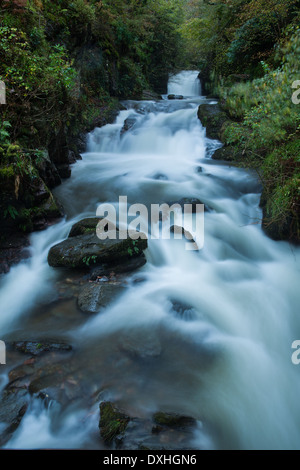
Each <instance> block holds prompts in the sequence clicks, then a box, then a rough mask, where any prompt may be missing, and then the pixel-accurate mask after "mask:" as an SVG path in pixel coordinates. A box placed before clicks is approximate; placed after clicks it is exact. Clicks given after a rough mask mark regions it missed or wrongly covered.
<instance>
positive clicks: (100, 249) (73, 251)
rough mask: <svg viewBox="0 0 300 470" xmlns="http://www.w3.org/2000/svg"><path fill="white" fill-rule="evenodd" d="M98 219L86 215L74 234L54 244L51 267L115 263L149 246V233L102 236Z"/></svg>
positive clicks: (50, 261)
mask: <svg viewBox="0 0 300 470" xmlns="http://www.w3.org/2000/svg"><path fill="white" fill-rule="evenodd" d="M98 221H99V219H96V218H94V219H92V221H91V222H90V223H89V222H88V221H87V219H84V221H82V224H81V225H80V223H78V224H75V226H73V227H72V229H71V235H74V233H80V234H79V235H76V236H69V238H67V239H66V240H64V241H63V242H61V243H58V244H57V245H55V246H53V247H52V248H51V249H50V251H49V254H48V263H49V265H50V266H52V267H56V268H58V267H67V268H86V267H95V266H98V265H101V264H116V263H120V262H122V263H123V262H124V263H125V262H126V261H127V260H131V259H132V258H135V257H138V256H141V255H142V254H143V250H145V249H146V248H147V246H148V243H147V239H146V236H145V235H144V234H141V237H143V238H138V239H137V240H133V239H132V238H130V237H129V236H128V237H127V238H126V239H125V240H122V239H119V238H118V232H117V238H116V239H109V238H107V239H106V240H100V238H98V236H97V234H96V225H97V222H98Z"/></svg>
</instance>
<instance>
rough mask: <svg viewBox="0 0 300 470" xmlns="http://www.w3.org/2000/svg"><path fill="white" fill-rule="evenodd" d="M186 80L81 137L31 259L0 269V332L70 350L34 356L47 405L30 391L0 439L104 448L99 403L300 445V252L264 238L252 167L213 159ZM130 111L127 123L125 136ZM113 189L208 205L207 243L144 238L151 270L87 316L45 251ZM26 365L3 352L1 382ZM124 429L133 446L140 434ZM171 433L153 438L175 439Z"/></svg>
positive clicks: (214, 440) (209, 435)
mask: <svg viewBox="0 0 300 470" xmlns="http://www.w3.org/2000/svg"><path fill="white" fill-rule="evenodd" d="M197 76H198V72H195V71H183V72H181V73H179V74H177V75H175V76H173V77H171V78H170V80H169V84H168V94H175V95H183V97H184V98H183V99H174V100H170V99H168V97H167V95H165V96H163V99H162V100H160V101H133V100H128V101H124V102H122V104H123V106H124V110H122V111H120V113H119V115H118V117H117V119H116V121H115V122H114V123H113V124H108V125H106V126H104V127H102V128H96V129H94V130H93V131H92V132H91V133H90V134H89V135H88V145H87V151H86V153H84V154H83V155H82V160H80V161H78V162H77V163H76V164H74V165H73V167H72V176H71V178H70V179H68V180H65V181H64V183H63V184H62V185H61V186H59V187H57V188H56V189H55V191H54V194H55V196H57V198H58V200H59V201H60V202H61V203H62V205H63V207H64V209H65V212H66V217H65V219H64V220H62V221H60V222H59V223H57V224H56V225H54V226H51V227H49V228H48V229H47V230H45V231H43V232H37V233H33V234H32V235H31V246H30V248H29V249H30V252H31V257H30V258H29V259H27V260H24V261H22V262H21V263H20V264H18V265H17V266H15V267H13V268H12V269H11V271H10V272H9V273H8V274H6V275H5V276H3V277H2V279H1V284H0V309H1V315H0V333H1V334H0V337H1V340H4V341H5V342H6V343H7V344H9V343H10V342H13V341H25V340H26V341H30V340H32V341H37V340H40V339H43V340H45V339H47V340H52V339H55V341H61V342H65V343H67V344H70V345H72V352H71V353H67V354H59V353H57V354H56V353H53V355H52V357H51V356H50V359H46V356H45V359H43V358H42V359H40V360H41V361H42V362H41V367H42V366H43V367H44V368H45V369H46V370H49V371H51V374H52V377H53V376H54V377H55V379H52V382H53V383H52V382H51V381H50V382H47V393H46V396H47V397H50V399H48V400H47V403H46V404H45V400H41V399H37V398H36V397H34V396H33V397H32V399H31V400H30V403H29V406H28V408H27V411H26V413H25V416H24V417H23V419H22V421H21V423H20V425H19V427H18V429H17V430H16V431H15V432H14V433H13V434H12V436H11V438H10V439H9V441H8V442H6V443H5V445H4V447H5V448H9V449H37V448H47V449H49V448H53V449H59V448H69V449H105V448H106V446H105V444H104V443H103V442H102V441H101V439H100V436H99V430H98V423H99V403H100V401H101V400H111V401H114V402H116V403H118V406H120V407H121V408H123V409H125V410H126V411H127V412H128V413H130V415H132V416H135V417H137V418H139V419H145V420H147V419H149V418H150V417H151V416H152V415H153V413H155V412H156V411H159V410H163V411H165V412H170V413H179V414H181V415H185V416H192V417H194V418H195V419H196V420H197V427H196V428H195V429H194V431H193V432H192V433H191V435H190V436H189V440H188V442H187V443H185V446H188V447H190V448H193V449H299V448H300V427H299V422H300V406H299V394H300V365H299V366H297V365H294V364H293V363H292V361H291V355H292V352H293V350H292V349H291V345H292V342H293V341H294V340H297V339H298V338H300V317H299V305H300V289H299V278H300V249H299V248H295V247H292V246H291V245H289V244H288V243H286V242H275V241H272V240H271V239H269V238H268V237H267V236H266V235H265V234H264V233H263V231H262V229H261V217H262V214H261V209H260V207H259V201H260V192H261V187H260V184H259V182H258V179H257V177H256V175H255V174H254V173H253V172H251V171H247V170H245V169H241V168H237V167H235V166H232V165H230V164H228V163H226V164H225V163H224V162H218V161H215V160H213V159H212V158H211V157H212V154H213V152H214V150H216V149H217V148H219V147H220V145H221V144H220V142H218V141H213V140H210V139H208V138H206V133H205V128H204V127H203V126H202V125H201V123H200V121H199V119H198V118H197V109H198V106H199V105H200V104H201V103H213V101H212V100H210V99H208V98H206V97H205V96H201V85H200V82H199V80H198V78H197ZM126 119H127V120H128V119H129V120H130V122H131V124H132V127H130V128H129V129H128V130H127V131H126V132H122V128H123V125H124V122H125V120H126ZM120 196H126V197H127V200H128V206H130V205H132V204H136V203H140V204H144V205H145V206H146V207H147V208H149V207H150V206H151V204H162V203H164V202H166V203H167V202H169V201H178V200H180V199H181V198H197V199H199V200H200V201H201V202H202V203H203V204H205V206H206V207H207V209H208V210H206V211H205V213H204V233H203V246H202V245H201V248H200V249H199V250H198V251H189V250H187V249H186V243H185V240H184V239H175V237H170V239H163V238H161V237H157V238H155V237H153V238H152V237H149V239H148V248H147V250H146V251H145V255H146V258H147V263H146V264H145V265H144V266H143V267H141V268H140V269H139V270H138V271H134V272H131V273H127V274H124V275H123V277H122V280H123V281H124V285H125V288H124V292H123V293H122V295H121V296H120V297H118V298H117V299H115V300H112V302H111V304H109V306H108V307H106V309H105V310H104V311H101V312H99V313H96V314H94V315H87V314H84V313H83V312H81V311H80V310H79V309H78V307H77V304H76V298H77V294H78V289H79V288H80V286H81V283H82V278H81V277H80V275H79V274H78V275H76V274H75V273H72V272H71V271H68V270H65V269H59V268H57V269H54V268H51V267H49V265H48V263H47V255H48V251H49V249H50V247H51V246H53V245H55V244H57V243H58V242H60V241H62V240H64V239H65V238H66V237H67V236H68V233H69V231H70V229H71V227H72V225H73V224H74V223H75V222H77V221H79V220H81V219H83V218H85V217H95V215H96V211H97V208H98V207H99V205H100V204H101V203H103V202H105V203H111V204H113V205H114V206H116V207H117V204H118V201H119V197H120ZM102 281H103V282H105V281H106V279H105V278H104V279H103V280H102ZM130 352H131V354H130ZM133 352H134V354H133ZM25 359H26V357H24V355H22V354H21V353H19V352H17V351H10V350H8V351H7V364H6V366H4V365H2V366H0V367H1V368H0V374H1V375H0V391H1V390H3V389H4V388H5V386H6V384H7V383H8V380H9V379H8V373H9V371H10V370H11V369H12V367H16V366H18V365H19V364H22V363H23V362H24V360H25ZM43 361H44V362H43ZM47 361H48V362H47ZM55 371H58V372H57V375H58V376H59V379H58V378H57V376H56V375H55V374H56V372H55ZM51 374H50V375H51ZM65 378H67V379H66V380H64V379H65ZM63 394H64V395H63ZM62 397H63V398H62ZM2 425H3V424H1V423H0V430H1V426H2ZM132 432H133V437H132V444H131V445H132V446H134V445H138V444H139V438H140V439H141V440H142V438H143V437H144V436H143V432H142V431H139V436H136V435H134V430H133V431H132ZM146 434H147V432H146V430H145V436H146ZM177 438H178V439H179V437H178V436H175V435H174V441H173V442H167V443H165V444H164V445H166V446H168V445H169V446H170V447H171V448H172V447H175V448H176V447H177V445H178V442H179V441H177V440H176V439H177ZM149 445H151V442H150V444H149Z"/></svg>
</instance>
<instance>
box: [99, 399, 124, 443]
mask: <svg viewBox="0 0 300 470" xmlns="http://www.w3.org/2000/svg"><path fill="white" fill-rule="evenodd" d="M99 408H100V421H99V429H100V435H101V437H102V439H103V440H104V442H105V443H106V444H112V442H113V440H114V439H115V438H116V437H120V435H122V434H124V432H125V430H126V428H127V426H128V423H129V421H130V417H129V416H127V415H126V414H125V413H122V412H121V411H120V410H119V409H118V408H117V407H116V406H115V405H114V404H113V403H111V402H102V403H100V407H99Z"/></svg>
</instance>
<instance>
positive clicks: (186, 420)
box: [153, 411, 196, 428]
mask: <svg viewBox="0 0 300 470" xmlns="http://www.w3.org/2000/svg"><path fill="white" fill-rule="evenodd" d="M153 420H154V422H155V423H156V424H158V425H160V426H167V427H172V428H174V427H175V428H177V427H190V426H196V420H195V418H192V417H190V416H182V415H179V414H176V413H165V412H163V411H158V412H157V413H155V414H154V415H153Z"/></svg>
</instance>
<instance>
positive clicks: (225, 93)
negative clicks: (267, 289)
mask: <svg viewBox="0 0 300 470" xmlns="http://www.w3.org/2000/svg"><path fill="white" fill-rule="evenodd" d="M299 7H300V1H299V0H101V1H96V0H74V1H71V2H70V1H65V0H51V1H48V0H28V1H26V0H23V1H22V0H19V1H17V0H0V80H2V81H4V82H5V84H6V91H7V104H6V105H2V106H1V108H0V109H1V121H0V159H1V160H0V180H1V182H0V188H1V189H0V191H1V199H0V221H1V226H2V227H3V228H4V232H3V233H4V235H3V233H2V239H4V238H5V232H6V237H7V234H8V233H11V231H16V230H17V231H20V232H24V233H27V232H30V231H32V230H36V229H39V228H43V226H44V225H43V223H42V222H41V220H44V219H45V218H46V219H47V218H49V217H50V218H51V217H53V218H55V217H58V216H59V215H60V208H59V207H58V205H57V203H56V202H55V201H54V199H53V197H52V194H51V188H52V187H54V186H55V185H57V184H59V183H60V182H61V179H63V178H64V177H67V176H69V174H70V172H69V166H68V165H69V164H70V163H72V159H73V160H74V159H75V160H76V158H79V155H80V151H81V150H82V148H83V146H84V142H83V140H84V138H83V137H82V136H83V135H84V133H85V132H87V131H89V130H90V129H92V128H93V127H94V126H95V125H102V124H105V123H106V122H109V120H110V119H112V118H113V116H114V115H115V113H116V111H117V110H118V109H119V101H120V99H122V98H134V99H141V98H143V97H145V96H146V97H147V96H151V93H153V94H154V93H158V94H162V93H165V91H166V85H167V80H168V76H169V74H170V73H172V72H176V71H179V70H182V69H195V70H199V71H200V76H201V81H202V88H203V92H204V94H207V95H208V94H211V95H214V96H217V97H218V99H219V101H220V105H221V106H222V109H223V110H224V112H226V114H227V116H228V120H227V121H226V125H224V126H223V129H222V141H223V142H224V144H225V146H227V147H228V148H229V149H231V150H230V151H231V152H232V159H235V160H237V161H238V163H239V164H242V165H245V166H247V167H249V166H250V167H253V168H255V169H256V170H257V171H258V174H259V176H260V177H261V179H262V182H263V188H264V189H263V197H262V201H263V204H264V211H265V217H266V220H267V225H269V226H270V227H271V229H270V231H269V233H270V235H271V236H272V237H273V238H276V239H288V240H292V241H299V239H300V216H299V212H300V211H299V205H300V193H299V191H300V189H299V181H300V167H299V159H300V140H299V131H300V104H298V105H297V104H295V103H293V102H292V95H293V93H296V92H297V90H295V89H293V88H292V86H293V83H294V82H295V81H297V80H300V65H299V58H300V28H299V25H300V21H299V20H300V8H299ZM298 88H300V87H298ZM153 96H155V95H153ZM298 96H299V95H298ZM80 139H81V140H80Z"/></svg>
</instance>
